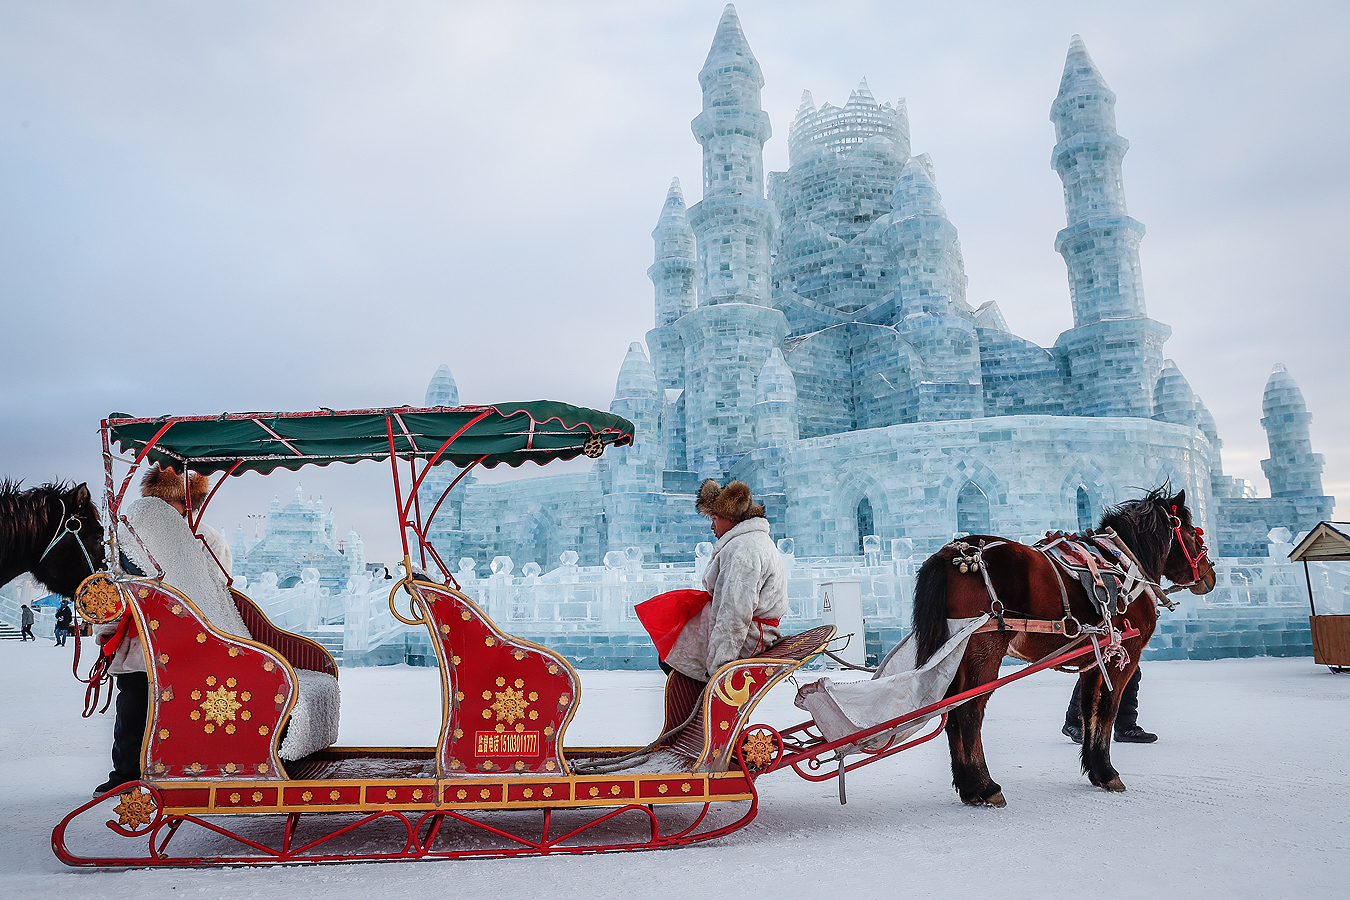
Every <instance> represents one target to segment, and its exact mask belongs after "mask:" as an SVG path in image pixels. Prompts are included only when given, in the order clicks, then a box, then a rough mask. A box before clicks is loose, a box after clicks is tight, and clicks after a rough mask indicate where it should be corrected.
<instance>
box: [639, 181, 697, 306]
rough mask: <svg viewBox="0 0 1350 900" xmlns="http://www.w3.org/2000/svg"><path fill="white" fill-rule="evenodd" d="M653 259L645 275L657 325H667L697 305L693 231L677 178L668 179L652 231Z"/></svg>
mask: <svg viewBox="0 0 1350 900" xmlns="http://www.w3.org/2000/svg"><path fill="white" fill-rule="evenodd" d="M652 240H653V241H654V242H655V243H656V258H655V260H654V261H653V262H652V264H651V267H650V268H648V269H647V277H648V278H650V279H651V280H652V286H653V287H654V288H655V289H656V327H658V328H660V327H661V326H663V325H669V324H671V323H672V322H674V321H676V320H677V319H679V318H680V317H681V316H683V315H684V314H685V313H688V312H691V311H692V310H693V309H694V307H695V306H696V305H697V298H696V296H695V293H694V275H695V262H696V261H695V259H694V231H693V229H692V228H690V227H689V218H688V216H687V215H686V214H685V208H684V192H683V191H682V190H680V179H678V178H675V179H672V180H671V182H670V190H669V191H668V192H667V193H666V203H665V205H664V206H662V207H661V218H660V219H658V220H657V222H656V228H654V229H653V230H652Z"/></svg>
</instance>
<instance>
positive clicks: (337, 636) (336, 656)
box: [299, 625, 342, 666]
mask: <svg viewBox="0 0 1350 900" xmlns="http://www.w3.org/2000/svg"><path fill="white" fill-rule="evenodd" d="M299 633H300V634H302V635H304V636H305V637H307V638H309V639H310V640H311V641H314V643H316V644H321V645H322V646H323V649H325V650H327V651H328V653H329V655H330V656H332V657H333V662H334V663H335V664H337V665H338V666H341V665H342V626H341V625H336V626H325V627H323V628H320V629H317V630H315V631H301V632H299Z"/></svg>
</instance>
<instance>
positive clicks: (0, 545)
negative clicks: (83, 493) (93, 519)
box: [0, 478, 75, 553]
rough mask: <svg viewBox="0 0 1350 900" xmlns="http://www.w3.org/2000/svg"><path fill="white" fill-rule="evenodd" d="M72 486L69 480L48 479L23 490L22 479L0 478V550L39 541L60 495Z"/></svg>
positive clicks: (21, 546)
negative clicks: (43, 482) (44, 482)
mask: <svg viewBox="0 0 1350 900" xmlns="http://www.w3.org/2000/svg"><path fill="white" fill-rule="evenodd" d="M74 487H75V485H74V484H73V483H71V482H69V481H49V482H47V483H46V484H40V485H38V486H37V487H31V488H28V489H27V490H23V489H22V488H23V481H22V480H19V481H15V480H14V479H11V478H3V479H0V552H3V553H12V552H15V551H21V550H22V549H24V547H25V545H27V544H31V543H32V542H34V541H35V540H41V538H40V537H39V536H40V535H43V534H45V533H46V532H47V531H48V525H49V522H50V521H51V516H52V513H53V510H55V509H59V508H60V503H61V498H62V497H63V496H64V495H65V494H68V493H69V492H70V491H71V490H73V489H74ZM71 512H74V510H71Z"/></svg>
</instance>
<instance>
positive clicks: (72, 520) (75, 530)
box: [38, 499, 98, 575]
mask: <svg viewBox="0 0 1350 900" xmlns="http://www.w3.org/2000/svg"><path fill="white" fill-rule="evenodd" d="M57 502H58V503H60V504H61V519H60V525H59V526H58V527H57V529H56V534H54V535H52V539H51V542H50V543H49V544H47V549H46V550H43V551H42V555H41V556H39V557H38V562H42V561H43V560H44V559H46V558H47V554H48V553H51V552H52V550H53V549H55V548H56V545H57V544H59V543H61V539H62V538H64V537H65V536H66V535H74V536H75V545H76V546H77V547H79V548H80V552H81V553H83V554H84V561H85V562H86V563H87V564H88V565H89V574H90V575H92V574H94V572H96V571H98V570H97V569H96V568H95V566H94V560H93V559H92V558H90V556H89V548H87V547H85V545H84V541H82V540H80V539H79V534H80V528H82V527H83V526H84V523H83V522H82V521H81V520H80V517H79V516H77V515H75V514H74V513H71V514H70V515H66V501H65V500H61V499H58V500H57Z"/></svg>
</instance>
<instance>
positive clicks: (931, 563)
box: [914, 487, 1214, 806]
mask: <svg viewBox="0 0 1350 900" xmlns="http://www.w3.org/2000/svg"><path fill="white" fill-rule="evenodd" d="M1106 528H1113V529H1115V532H1116V534H1117V535H1118V537H1119V539H1120V541H1121V542H1123V543H1124V544H1125V545H1126V547H1128V548H1129V550H1130V551H1132V552H1133V554H1134V556H1135V558H1136V559H1137V560H1138V562H1139V567H1140V568H1141V569H1142V570H1143V573H1144V575H1145V577H1147V578H1148V579H1149V580H1150V581H1151V582H1153V583H1154V584H1157V583H1158V582H1159V581H1160V580H1161V579H1162V577H1163V576H1164V575H1165V576H1167V578H1168V579H1169V580H1171V581H1172V582H1174V583H1176V584H1178V585H1184V586H1186V587H1189V588H1190V589H1191V591H1192V592H1194V593H1196V594H1205V593H1208V592H1209V591H1211V590H1213V588H1214V566H1213V564H1212V563H1211V562H1210V561H1209V559H1208V557H1207V553H1206V551H1205V545H1204V540H1203V535H1204V532H1203V531H1202V530H1199V529H1196V528H1195V527H1194V526H1193V525H1192V523H1191V513H1190V510H1189V509H1187V508H1186V492H1185V491H1182V492H1181V493H1179V494H1177V495H1176V496H1169V495H1168V493H1167V488H1166V487H1163V488H1158V489H1156V490H1153V491H1150V492H1149V493H1147V494H1146V495H1145V496H1144V497H1142V498H1140V499H1139V500H1131V501H1129V502H1127V503H1122V504H1121V505H1119V506H1116V507H1113V508H1111V509H1108V510H1107V511H1106V513H1105V514H1104V515H1103V516H1102V520H1101V526H1100V529H1099V530H1105V529H1106ZM962 540H963V541H964V542H965V543H967V544H970V545H982V544H993V542H995V541H998V542H1001V543H999V544H998V545H997V546H990V547H989V548H988V549H987V551H985V552H984V553H983V554H982V556H983V561H982V565H983V566H984V567H985V568H986V570H987V572H988V575H989V578H990V581H991V582H992V584H993V586H994V591H995V593H996V594H997V595H998V599H999V600H1000V601H1002V603H1003V606H1004V610H1005V613H1004V614H1005V615H1006V616H1012V617H1020V618H1028V619H1043V620H1049V619H1061V618H1063V617H1064V601H1063V595H1062V594H1061V593H1060V587H1061V584H1063V586H1064V588H1065V589H1066V590H1067V593H1068V597H1069V606H1070V609H1071V611H1072V613H1073V617H1074V618H1075V619H1077V620H1078V621H1079V622H1081V623H1083V624H1084V625H1099V624H1101V616H1100V615H1099V614H1098V613H1097V612H1095V611H1094V608H1093V606H1092V605H1091V603H1090V601H1089V599H1088V596H1087V592H1086V591H1085V590H1084V589H1083V587H1082V585H1080V584H1078V583H1077V582H1076V581H1074V580H1073V579H1071V578H1064V579H1063V581H1062V582H1061V581H1059V580H1058V579H1057V576H1056V573H1055V570H1054V568H1053V566H1054V564H1053V563H1051V562H1050V561H1049V560H1048V559H1047V558H1046V557H1045V556H1044V555H1043V554H1042V553H1040V552H1039V551H1037V550H1034V549H1032V548H1031V547H1028V546H1026V545H1024V544H1019V543H1017V542H1016V541H1012V540H1008V539H1006V538H997V537H993V536H989V535H972V536H970V537H968V538H963V539H962ZM960 555H961V551H960V550H959V549H958V548H956V547H954V546H953V545H952V544H948V545H947V546H946V547H943V548H942V549H941V550H939V551H938V552H937V553H936V554H934V555H933V556H931V557H929V558H928V560H927V561H926V562H924V564H923V567H922V568H921V569H920V570H919V577H918V582H917V583H916V585H915V589H914V631H915V632H916V635H917V638H916V639H917V642H918V646H917V648H916V649H917V651H918V653H917V655H918V663H919V665H922V664H923V663H924V662H925V661H926V660H927V659H928V658H929V657H931V656H932V655H933V653H935V652H936V651H937V650H938V648H939V647H941V646H942V644H943V643H945V642H946V640H947V637H948V632H947V620H948V619H965V618H971V617H974V616H980V615H983V614H985V613H988V612H991V602H992V598H991V597H990V596H989V591H988V589H987V588H986V586H985V582H984V577H983V575H981V574H980V573H979V571H978V570H976V569H974V568H973V567H972V569H971V571H970V572H968V573H964V572H962V571H959V570H958V569H957V568H956V567H955V564H954V562H953V560H957V558H958V557H959V556H960ZM1122 596H1123V594H1122ZM1121 618H1122V617H1119V616H1118V617H1116V619H1115V620H1114V621H1115V624H1116V626H1117V627H1118V628H1119V627H1120V626H1121V624H1122V623H1121ZM1123 618H1125V619H1128V620H1129V623H1130V624H1131V625H1133V626H1134V627H1135V628H1137V629H1138V630H1139V635H1138V637H1134V638H1130V639H1128V640H1125V641H1123V642H1122V644H1123V646H1124V649H1125V652H1126V653H1127V654H1128V655H1129V661H1128V662H1127V663H1126V664H1125V667H1124V668H1123V669H1119V670H1117V669H1115V668H1114V667H1113V668H1111V669H1110V673H1111V685H1112V688H1113V690H1109V691H1108V690H1106V689H1105V684H1104V682H1103V679H1102V673H1101V670H1100V669H1098V668H1096V667H1095V666H1091V665H1088V666H1086V667H1085V668H1084V669H1083V671H1082V674H1081V675H1080V676H1079V679H1080V682H1081V687H1082V705H1083V756H1082V759H1083V771H1084V773H1086V774H1087V776H1088V779H1089V780H1090V781H1091V782H1092V783H1093V784H1095V785H1096V786H1097V787H1100V788H1104V789H1106V790H1108V791H1123V790H1125V785H1124V784H1123V783H1122V782H1121V780H1120V773H1118V772H1117V771H1116V770H1115V768H1114V767H1113V766H1112V765H1111V733H1112V728H1113V726H1114V725H1115V721H1116V711H1117V710H1118V709H1119V708H1120V698H1121V694H1122V693H1123V691H1124V690H1125V685H1126V684H1127V683H1129V680H1130V678H1131V677H1132V676H1133V675H1134V670H1135V668H1136V667H1137V666H1138V665H1139V655H1140V653H1141V652H1142V651H1143V649H1144V647H1145V646H1146V645H1147V644H1148V641H1149V638H1150V637H1152V636H1153V628H1154V625H1155V624H1156V623H1157V620H1158V612H1157V609H1156V608H1155V607H1154V603H1153V600H1152V599H1151V597H1150V596H1149V595H1148V593H1143V594H1140V595H1139V596H1138V597H1137V599H1135V600H1134V601H1133V602H1131V603H1130V605H1129V606H1128V607H1127V608H1126V610H1125V613H1124V616H1123ZM1066 630H1068V631H1069V633H1070V634H1072V633H1073V631H1074V629H1073V628H1072V626H1070V627H1068V628H1067V629H1066ZM1071 640H1072V638H1071V637H1066V636H1065V635H1062V634H1038V633H1029V632H1013V631H1006V632H985V633H980V634H976V635H975V636H973V637H972V638H971V639H970V643H969V644H968V645H967V646H966V653H965V656H964V657H963V658H962V660H961V665H960V668H958V669H957V672H956V678H955V680H953V682H952V685H951V687H950V688H949V689H948V691H947V696H949V697H950V696H952V695H954V694H958V693H960V692H962V691H966V690H969V689H971V688H974V687H978V686H980V685H982V684H987V683H988V682H991V681H993V680H995V679H996V678H997V677H998V669H999V664H1000V662H1001V661H1002V659H1003V657H1004V655H1005V654H1007V653H1012V654H1013V655H1014V656H1017V657H1019V658H1021V659H1027V660H1036V659H1040V658H1042V657H1045V656H1047V655H1049V654H1050V653H1051V652H1052V651H1055V650H1057V649H1059V648H1062V647H1064V646H1065V645H1067V644H1069V643H1070V641H1071ZM1089 659H1091V657H1089ZM989 697H990V695H989V694H985V695H983V696H981V697H979V698H977V699H975V700H972V701H970V702H969V703H966V704H964V705H962V706H959V707H957V708H956V709H954V710H952V713H951V715H950V717H949V718H948V720H947V741H948V743H949V744H950V746H951V754H952V784H953V785H954V786H955V787H956V790H957V792H958V793H959V794H960V795H961V800H962V802H964V803H967V804H970V805H972V806H1003V805H1005V801H1004V799H1003V791H1002V789H1001V788H1000V787H999V786H998V784H997V783H996V782H995V781H994V780H993V779H992V778H990V777H989V768H988V766H987V765H986V764H985V759H984V745H983V743H982V742H981V738H980V727H981V724H982V723H983V721H984V708H985V704H986V703H988V701H989Z"/></svg>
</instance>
